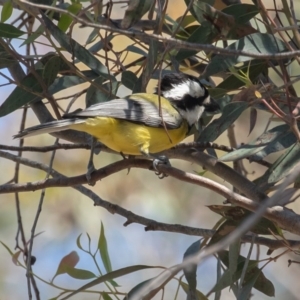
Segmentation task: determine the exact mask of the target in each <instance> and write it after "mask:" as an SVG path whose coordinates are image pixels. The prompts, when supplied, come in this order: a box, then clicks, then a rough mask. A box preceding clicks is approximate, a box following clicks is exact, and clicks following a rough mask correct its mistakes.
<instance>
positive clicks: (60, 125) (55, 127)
mask: <svg viewBox="0 0 300 300" xmlns="http://www.w3.org/2000/svg"><path fill="white" fill-rule="evenodd" d="M84 122H85V120H84V119H75V118H74V119H63V120H58V121H52V122H48V123H44V124H40V125H36V126H32V127H29V128H26V129H24V130H23V131H20V132H19V133H18V134H16V135H14V139H20V138H23V137H26V138H27V137H30V136H34V135H39V134H43V133H52V132H57V131H63V130H67V129H72V126H73V125H76V124H81V123H84Z"/></svg>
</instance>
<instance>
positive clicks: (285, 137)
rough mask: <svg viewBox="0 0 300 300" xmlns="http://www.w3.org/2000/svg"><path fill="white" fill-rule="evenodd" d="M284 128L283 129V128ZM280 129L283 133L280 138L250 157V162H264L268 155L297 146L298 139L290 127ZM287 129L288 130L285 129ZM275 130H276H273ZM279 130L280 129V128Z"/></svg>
mask: <svg viewBox="0 0 300 300" xmlns="http://www.w3.org/2000/svg"><path fill="white" fill-rule="evenodd" d="M281 126H282V127H281ZM278 127H281V128H280V129H281V133H280V134H279V136H278V137H277V138H276V139H274V140H273V141H271V142H269V143H268V145H267V146H266V147H265V148H264V149H262V150H261V151H259V152H257V153H256V154H254V155H252V156H251V157H250V161H256V160H262V159H263V158H265V157H266V156H267V155H269V154H271V153H274V152H278V151H282V150H285V149H287V148H289V147H290V146H292V145H293V144H295V143H296V142H297V138H296V136H295V134H294V133H293V132H292V131H290V128H289V126H288V125H280V126H278ZM284 127H286V128H284ZM273 129H274V130H275V128H273ZM278 130H279V128H278Z"/></svg>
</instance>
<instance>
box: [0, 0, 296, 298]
mask: <svg viewBox="0 0 300 300" xmlns="http://www.w3.org/2000/svg"><path fill="white" fill-rule="evenodd" d="M178 2H182V3H181V4H185V10H184V11H183V12H182V14H181V15H180V16H179V17H178V18H174V17H172V13H171V1H170V2H168V1H162V0H161V1H147V0H136V1H129V4H128V6H126V7H125V8H124V6H120V3H114V2H113V1H83V0H82V1H80V0H72V1H71V3H69V2H64V1H57V2H56V1H54V2H53V3H52V2H51V1H50V2H49V1H34V2H27V1H17V2H13V1H6V2H5V3H2V5H3V9H2V12H1V23H0V38H1V39H0V53H1V55H0V68H1V69H8V71H9V72H10V75H11V76H7V75H5V73H4V71H3V72H1V76H2V77H3V80H5V81H6V82H5V83H7V84H10V85H14V89H13V91H12V92H11V93H10V95H8V96H7V98H6V99H4V101H3V103H2V105H1V106H0V117H4V116H6V115H9V114H11V115H12V116H14V115H16V111H17V110H20V109H23V112H24V114H23V118H24V116H25V115H26V113H27V108H29V107H31V108H32V109H33V111H34V113H35V114H36V115H37V117H38V118H39V119H40V120H41V122H46V121H49V120H52V119H53V116H52V115H51V114H50V112H49V107H48V106H46V105H45V102H47V103H48V104H49V105H50V106H51V108H52V110H53V112H54V114H55V117H56V118H60V117H61V115H62V114H63V113H65V112H67V111H68V110H70V108H71V106H72V105H73V104H74V102H76V101H77V100H78V99H79V98H80V97H84V99H85V103H86V105H87V106H90V105H92V104H95V103H98V102H103V101H109V100H111V99H114V98H116V97H117V96H120V94H121V93H124V90H126V91H127V93H128V94H131V93H138V92H145V91H148V92H150V85H151V80H156V81H157V80H160V78H161V77H162V76H163V75H164V74H166V73H168V72H179V71H181V72H186V73H190V74H193V75H195V76H197V77H199V78H201V80H202V82H203V83H204V84H206V85H207V86H208V88H209V92H210V94H211V96H212V97H214V98H215V99H217V101H218V103H219V104H220V106H221V107H222V115H220V116H216V117H214V119H213V120H212V118H213V117H212V116H211V115H205V116H204V118H203V120H201V124H199V125H201V126H200V127H202V131H201V132H199V131H197V129H195V128H194V129H193V130H192V131H191V132H192V133H193V134H194V141H195V142H194V143H192V144H188V143H187V144H183V145H180V146H177V147H175V148H174V149H170V150H169V151H166V152H165V154H166V155H167V156H168V157H169V158H177V159H181V160H185V161H189V162H193V163H196V164H198V165H201V166H203V167H204V168H205V169H206V170H207V171H209V172H213V173H215V174H216V175H218V176H220V177H221V178H222V179H223V180H224V181H227V182H228V183H230V184H231V185H232V187H233V192H231V191H230V190H229V189H228V188H226V186H225V185H222V184H217V183H216V182H214V181H213V180H210V179H207V178H205V176H207V174H208V173H209V172H205V173H203V174H190V173H184V174H183V172H181V171H180V170H176V169H175V168H172V167H168V166H162V167H161V169H159V171H163V172H164V173H166V174H167V175H169V176H171V177H175V178H177V179H179V180H182V181H187V182H191V183H193V184H197V185H200V186H204V187H205V188H208V189H211V190H213V191H216V192H217V193H219V194H220V195H222V196H223V197H226V199H227V201H226V202H227V203H226V204H230V205H226V206H225V205H224V206H223V205H222V206H221V205H214V203H212V205H211V206H210V207H209V209H210V210H211V212H212V213H216V214H219V215H221V219H220V220H219V221H218V223H217V224H216V225H215V227H214V228H212V230H211V231H210V233H207V232H206V233H203V232H202V233H199V232H201V229H200V228H191V227H186V226H181V225H178V227H176V229H174V228H173V227H172V226H169V227H168V226H166V225H165V224H162V223H158V222H155V221H154V220H149V219H146V218H143V217H141V216H137V215H134V214H133V213H131V212H129V211H126V210H125V209H123V208H122V207H119V206H114V205H113V204H111V203H109V202H107V201H104V200H103V199H101V197H99V196H98V195H95V194H93V192H91V191H89V190H88V189H86V188H85V187H82V186H80V185H81V184H83V183H86V179H85V177H84V176H81V177H80V178H79V177H77V178H75V177H73V178H67V177H64V176H63V175H61V174H58V173H57V172H56V171H55V170H54V169H52V163H51V164H50V166H49V168H48V167H45V166H43V165H41V164H38V163H36V164H35V163H34V162H29V161H25V160H22V158H20V155H12V154H10V153H9V151H7V152H5V151H1V152H0V156H1V157H5V158H6V159H9V160H12V161H15V162H16V164H17V165H19V164H25V165H28V166H31V167H34V168H38V169H42V170H43V171H45V172H47V174H48V175H49V176H52V178H50V179H47V180H45V181H44V182H36V183H31V184H28V185H26V186H25V185H23V186H22V185H21V186H20V185H18V168H16V171H15V177H14V180H13V182H12V183H10V184H3V185H2V186H0V192H1V193H18V192H21V191H31V190H40V189H44V188H49V187H60V188H63V187H65V186H71V187H73V188H75V189H77V191H80V192H81V193H83V194H85V195H86V196H88V197H90V198H91V199H92V200H93V201H94V202H95V205H100V206H102V207H104V208H105V209H107V210H108V211H110V212H114V213H117V214H120V215H122V216H124V217H126V218H127V220H128V221H127V223H126V225H128V224H130V223H140V224H142V225H144V226H146V230H166V231H170V232H173V231H176V232H180V233H185V234H190V235H197V236H203V239H202V240H198V241H196V242H195V243H193V244H192V245H190V246H189V247H186V248H187V250H186V252H185V254H184V260H183V263H182V264H179V265H178V266H174V267H172V268H169V270H168V272H169V273H166V272H162V270H159V273H157V277H155V278H149V279H148V280H146V281H142V282H135V283H133V284H132V289H131V290H127V291H122V292H121V287H120V286H119V285H118V283H117V282H116V281H115V279H116V278H118V277H121V276H126V275H128V274H131V273H133V272H136V271H142V270H144V269H148V268H154V269H156V268H160V269H161V268H163V269H165V268H166V267H167V266H163V267H161V266H148V265H147V264H146V265H134V266H128V267H125V268H123V269H118V270H114V269H113V264H112V262H111V258H110V255H109V245H108V242H107V240H106V237H105V232H104V226H103V224H101V229H100V236H99V240H98V245H97V249H96V251H95V252H93V251H92V249H91V248H92V247H91V238H90V236H89V235H88V234H87V239H88V246H87V247H83V246H82V241H81V236H79V237H78V238H77V247H78V248H79V249H80V250H81V251H83V252H84V253H85V255H88V256H89V257H90V258H91V259H92V260H93V262H94V264H95V267H96V269H97V270H98V273H97V274H96V273H94V272H92V271H91V270H87V269H79V268H76V265H77V263H78V261H79V259H80V256H79V255H78V253H77V251H75V250H74V251H72V252H71V253H69V254H68V255H66V256H65V257H63V258H62V259H61V261H60V263H58V267H57V271H56V273H55V275H54V276H53V278H52V280H51V281H49V282H48V284H49V285H50V286H52V287H53V288H56V289H59V290H60V293H59V295H58V296H56V297H54V298H52V299H69V298H70V297H72V296H73V295H75V294H77V293H83V292H89V293H93V294H96V295H97V296H95V299H98V298H99V297H100V298H101V299H114V298H117V299H140V298H139V297H141V295H143V297H144V298H143V299H151V298H153V297H154V296H155V295H157V294H158V293H159V292H161V291H164V289H165V286H167V285H168V283H169V282H170V281H171V280H172V279H173V280H175V281H176V282H177V289H176V290H175V291H174V299H176V297H177V296H178V290H179V289H180V290H181V291H184V292H185V293H186V297H187V299H208V298H209V297H210V295H212V294H214V295H215V299H220V297H221V292H222V291H223V290H224V289H226V288H228V287H229V288H230V290H231V291H232V293H233V294H234V296H235V297H236V299H249V297H250V296H251V293H252V292H253V290H257V291H259V292H261V293H263V294H265V295H267V296H269V297H272V296H274V295H275V287H274V284H273V283H272V282H271V280H270V279H268V278H267V277H266V275H265V274H264V269H265V268H267V266H268V264H269V263H270V262H273V261H275V260H276V258H278V257H280V256H281V255H283V254H286V252H289V251H294V250H293V249H295V248H298V247H299V245H298V244H297V243H296V242H294V241H291V240H287V239H286V237H285V235H284V233H283V230H286V231H289V232H292V233H295V234H300V227H299V225H298V224H300V222H299V219H300V216H299V215H297V214H296V213H294V212H293V211H291V210H289V209H287V208H286V207H285V205H287V204H289V203H291V202H293V201H295V200H296V197H293V195H294V192H295V191H296V188H298V186H299V176H298V175H299V171H297V170H298V169H297V168H295V167H296V166H297V165H298V163H299V159H300V147H299V139H300V132H299V124H298V119H299V117H298V116H299V101H298V96H297V95H298V93H299V91H298V90H297V83H298V81H299V74H298V69H299V68H298V69H297V67H298V66H299V63H300V61H299V54H300V35H299V32H298V29H297V24H298V21H297V20H298V19H299V16H295V11H294V9H293V5H292V4H293V3H294V2H295V1H290V2H288V1H286V0H284V1H282V6H281V7H276V6H275V7H274V8H273V10H271V9H268V8H266V7H265V6H264V3H263V1H253V3H252V4H244V3H240V2H239V1H232V2H234V4H232V5H230V6H224V7H223V9H220V8H216V7H217V6H216V5H217V2H218V1H213V0H206V1H200V0H194V1H193V0H185V1H178ZM215 2H216V3H215ZM16 4H18V7H20V8H21V10H19V9H18V8H17V7H16V6H15V5H16ZM274 10H275V11H276V15H275V14H273V15H272V12H273V11H274ZM117 12H119V13H120V12H121V14H122V15H123V18H122V19H116V18H113V15H114V14H115V13H117ZM16 15H17V17H16ZM25 16H26V17H28V19H26V20H25ZM12 17H15V18H16V22H13V21H12V20H11V19H12ZM24 20H25V21H24ZM24 24H26V26H25V25H24ZM32 24H34V26H32ZM87 29H88V32H89V34H88V35H86V32H87ZM125 37H126V41H127V42H126V44H125V43H124V38H125ZM45 40H46V42H45ZM19 41H22V45H21V49H24V48H25V49H26V52H27V53H28V54H29V53H30V54H32V55H23V54H21V53H20V50H19V49H17V48H16V44H15V43H16V42H19ZM43 43H45V44H47V46H49V47H50V51H49V52H48V53H47V54H45V55H41V54H40V53H39V52H38V50H37V49H38V48H37V47H36V46H38V45H42V44H43ZM49 47H48V48H47V49H49ZM24 69H26V74H25V72H24V71H23V70H24ZM275 75H276V76H275ZM219 79H221V81H220V80H219ZM216 82H218V83H216ZM80 84H86V88H84V89H83V90H82V92H81V93H78V94H76V95H74V94H73V92H72V88H74V87H76V86H78V85H80ZM120 87H121V88H122V89H121V88H120ZM62 91H63V92H65V95H66V96H65V97H64V100H65V99H67V100H68V101H69V105H68V106H67V107H64V105H61V101H60V100H59V99H58V96H57V94H58V93H59V92H62ZM42 100H46V101H44V102H43V101H42ZM246 115H248V116H249V124H245V122H244V124H243V125H244V126H246V127H247V132H248V133H249V135H250V134H252V136H253V135H254V136H255V137H254V138H253V139H252V141H250V142H247V143H245V144H242V145H238V144H236V136H235V131H234V124H235V123H236V122H239V121H241V120H242V119H243V118H245V116H246ZM262 117H264V118H268V122H267V126H266V128H265V129H263V130H261V129H260V128H259V126H258V125H257V124H258V123H259V121H260V118H262ZM19 122H20V123H21V124H22V126H24V124H23V123H22V122H21V121H19ZM203 125H207V126H206V127H205V128H203V127H204V126H203ZM224 132H227V133H228V136H229V138H228V141H227V143H226V145H217V144H213V142H215V141H216V140H217V139H219V140H220V136H221V135H222V133H224ZM59 137H60V138H65V139H66V140H69V141H72V142H75V143H80V145H78V147H87V145H86V144H87V141H88V140H89V139H88V138H87V137H86V136H82V135H77V136H74V135H72V136H69V135H68V133H64V132H62V133H61V135H60V136H59ZM243 138H245V137H242V138H240V137H237V139H238V140H239V141H240V140H242V139H243ZM219 140H218V141H219ZM83 144H84V145H83ZM22 145H23V144H22V142H20V147H21V146H22ZM3 147H4V146H3ZM58 147H59V145H57V144H56V145H55V146H54V148H52V149H51V150H52V151H53V150H55V149H59V148H58ZM65 147H67V146H65ZM88 147H89V146H88ZM2 149H6V150H11V151H12V150H15V149H13V148H9V146H7V148H2ZM24 149H25V148H24ZM24 149H22V148H18V149H17V150H18V151H22V150H24ZM204 149H205V150H206V152H207V153H208V154H209V155H207V154H205V153H203V152H202V151H203V150H204ZM35 150H38V149H37V148H36V149H35ZM215 150H222V151H225V152H228V153H225V154H220V152H219V151H218V152H216V151H215ZM32 151H34V149H33V148H32ZM45 151H47V150H45ZM104 151H110V150H109V149H105V148H104ZM20 153H21V152H20ZM272 155H273V156H272ZM274 157H275V159H274ZM246 161H247V162H248V161H250V162H252V164H259V165H261V166H262V167H263V168H265V171H264V172H263V173H258V174H256V177H255V178H251V179H250V177H249V176H248V175H249V174H248V173H247V171H245V170H246V168H245V166H244V165H245V162H246ZM224 162H233V163H232V166H231V165H230V166H229V165H226V164H225V163H224ZM149 166H150V164H149V162H148V161H145V160H142V159H137V158H128V159H126V160H122V161H119V162H117V163H115V164H112V165H108V166H105V167H103V168H102V169H100V170H98V171H97V172H96V175H95V176H94V177H93V179H94V178H95V180H100V179H102V178H105V177H107V176H109V175H111V174H113V173H116V172H118V171H120V170H122V169H126V168H128V169H130V168H134V167H140V168H145V169H149ZM294 169H296V171H297V172H296V171H293V170H294ZM151 171H152V170H151ZM290 174H292V177H289V178H288V179H287V180H289V181H287V180H286V178H287V176H288V175H290ZM48 175H47V176H48ZM248 177H249V178H248ZM281 181H284V183H283V186H280V183H281ZM289 184H293V185H294V187H293V188H287V187H288V185H289ZM273 191H277V192H276V193H275V196H273V194H272V193H271V192H273ZM291 191H292V192H291ZM277 198H280V201H277V200H276V199H277ZM264 199H266V200H265V201H264V202H262V200H264ZM18 201H19V200H18V197H17V203H19V202H18ZM186 201H188V199H187V200H186ZM268 201H269V202H268ZM272 201H273V202H272ZM276 201H277V202H276ZM264 204H266V207H265V208H264V207H263V206H264ZM269 204H270V206H274V205H278V206H279V205H282V207H280V209H277V210H276V209H275V208H269V209H268V210H266V209H267V205H269ZM42 205H43V198H41V202H40V208H41V207H42ZM252 212H255V213H252ZM17 214H18V216H20V215H21V211H20V208H18V205H17ZM39 216H40V211H38V212H37V214H36V216H35V217H36V222H35V225H34V227H33V228H32V234H31V237H30V240H29V242H26V239H25V234H24V230H23V224H22V222H19V224H18V226H19V229H18V232H21V233H22V236H21V240H20V241H19V240H17V245H16V248H17V251H16V252H13V251H11V250H10V249H9V247H8V246H6V245H5V244H4V243H2V245H3V246H4V247H5V248H6V249H7V250H8V251H9V253H10V255H11V256H12V259H13V262H14V263H15V264H16V265H18V266H21V267H23V268H24V269H26V270H27V272H28V274H29V276H28V278H29V279H28V282H29V284H28V285H29V289H30V286H32V288H33V290H34V292H35V295H36V297H37V298H38V297H39V296H38V294H39V293H38V287H37V286H38V285H36V283H35V279H39V280H41V281H43V282H47V280H45V279H43V278H41V276H40V275H38V274H35V273H34V272H33V270H32V269H33V266H32V265H33V263H34V260H35V258H34V257H33V256H32V255H31V252H32V247H33V243H34V238H35V229H36V227H35V226H36V223H37V220H38V218H39ZM249 220H250V222H252V223H251V224H250V223H249V224H250V225H249V226H248V227H245V228H244V227H243V226H246V225H245V224H247V222H248V221H249ZM295 224H296V225H295ZM171 228H172V229H171ZM197 230H199V231H197ZM196 231H197V234H196V233H195V232H196ZM246 232H250V233H251V234H252V235H249V234H248V235H245V233H246ZM232 234H236V236H235V238H234V239H233V241H232V240H230V238H231V237H232V236H233V235H232ZM262 235H263V236H262ZM266 236H267V237H266ZM272 236H273V237H275V238H276V240H275V241H274V240H273V239H272ZM226 238H228V239H226ZM20 242H21V243H22V246H20V245H19V243H20ZM242 242H243V243H249V245H250V250H249V253H248V255H247V257H244V256H243V255H242V254H241V243H242ZM254 244H257V245H258V247H259V246H260V245H264V246H267V247H268V248H269V252H268V254H267V255H266V256H263V258H262V257H259V256H258V257H257V258H256V259H250V256H251V253H252V248H253V245H254ZM227 246H229V250H224V248H226V247H227ZM279 248H285V250H286V251H284V252H283V253H282V254H280V255H277V256H276V257H275V258H274V257H270V256H269V255H271V253H272V251H273V250H275V249H279ZM207 249H214V250H211V251H212V252H209V253H210V254H214V255H215V257H216V259H217V261H218V265H219V268H220V270H219V271H220V276H218V278H217V282H216V284H215V286H213V287H211V290H210V291H209V292H208V293H205V292H204V291H200V290H199V289H198V287H197V284H198V282H197V266H198V264H199V263H200V262H201V260H202V259H203V257H204V256H205V255H206V254H205V253H206V251H208V250H207ZM258 253H259V251H258ZM295 253H296V252H295ZM20 254H23V257H24V261H23V262H22V260H21V258H20ZM201 255H204V256H201ZM100 263H101V264H102V265H103V268H104V269H105V274H104V273H103V271H102V270H101V268H102V267H100ZM181 271H182V272H183V273H182V275H180V274H178V273H179V272H181ZM161 272H162V273H161ZM61 274H67V275H68V276H70V277H72V278H74V279H76V280H88V281H89V283H87V284H85V285H83V286H81V287H80V288H76V289H75V288H74V289H72V290H70V289H67V288H63V287H59V286H57V285H56V284H54V281H55V279H56V277H58V276H60V275H61ZM166 274H167V275H166ZM164 276H165V277H164ZM100 283H103V285H101V288H98V285H99V284H100ZM90 288H95V290H90ZM88 289H89V290H88ZM162 293H163V292H162ZM29 295H30V292H29ZM163 295H164V294H163ZM218 297H219V298H218Z"/></svg>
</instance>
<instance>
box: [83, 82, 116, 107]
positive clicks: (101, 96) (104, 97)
mask: <svg viewBox="0 0 300 300" xmlns="http://www.w3.org/2000/svg"><path fill="white" fill-rule="evenodd" d="M103 80H104V78H103V77H101V76H100V77H98V78H96V79H95V80H94V81H93V84H91V85H90V87H89V88H88V89H87V92H86V97H85V103H86V107H89V106H91V105H93V104H96V103H101V102H106V101H108V100H111V99H115V98H116V94H117V91H118V88H119V82H117V81H114V82H108V83H104V84H102V83H103ZM111 89H112V90H111Z"/></svg>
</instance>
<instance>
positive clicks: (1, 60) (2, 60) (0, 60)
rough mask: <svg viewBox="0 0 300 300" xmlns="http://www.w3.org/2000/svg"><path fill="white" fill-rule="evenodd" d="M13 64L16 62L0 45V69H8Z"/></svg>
mask: <svg viewBox="0 0 300 300" xmlns="http://www.w3.org/2000/svg"><path fill="white" fill-rule="evenodd" d="M15 63H16V61H15V59H14V58H13V57H12V56H11V54H10V53H8V52H6V50H5V48H4V47H3V46H2V45H0V69H2V68H8V67H10V66H12V65H13V64H15Z"/></svg>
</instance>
